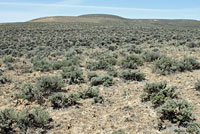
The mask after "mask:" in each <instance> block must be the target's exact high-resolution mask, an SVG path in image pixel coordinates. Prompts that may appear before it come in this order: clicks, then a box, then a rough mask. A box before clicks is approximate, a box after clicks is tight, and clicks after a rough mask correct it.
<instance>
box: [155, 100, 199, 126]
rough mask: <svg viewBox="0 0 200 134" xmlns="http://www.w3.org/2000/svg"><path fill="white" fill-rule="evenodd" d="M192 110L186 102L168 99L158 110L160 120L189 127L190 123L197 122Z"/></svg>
mask: <svg viewBox="0 0 200 134" xmlns="http://www.w3.org/2000/svg"><path fill="white" fill-rule="evenodd" d="M192 109H193V108H192V106H191V105H190V104H189V103H188V102H187V101H186V100H177V99H168V100H166V102H165V103H164V104H163V105H161V106H160V107H159V108H158V110H157V112H158V118H160V119H161V120H162V121H163V120H169V121H171V122H172V123H177V124H178V125H179V126H182V127H187V126H188V125H189V123H190V122H193V121H194V120H195V118H194V116H193V114H192Z"/></svg>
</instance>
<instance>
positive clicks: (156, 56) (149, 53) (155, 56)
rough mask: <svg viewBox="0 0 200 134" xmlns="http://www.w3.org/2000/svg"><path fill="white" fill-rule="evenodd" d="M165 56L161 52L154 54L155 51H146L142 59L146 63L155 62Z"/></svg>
mask: <svg viewBox="0 0 200 134" xmlns="http://www.w3.org/2000/svg"><path fill="white" fill-rule="evenodd" d="M162 57H163V56H162V55H161V54H160V53H159V52H154V51H145V52H143V53H142V58H143V59H144V61H146V62H153V61H155V60H157V59H160V58H162Z"/></svg>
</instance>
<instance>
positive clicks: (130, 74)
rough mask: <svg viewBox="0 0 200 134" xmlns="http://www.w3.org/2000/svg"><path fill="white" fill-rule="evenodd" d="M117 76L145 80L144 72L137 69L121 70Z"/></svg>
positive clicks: (125, 78)
mask: <svg viewBox="0 0 200 134" xmlns="http://www.w3.org/2000/svg"><path fill="white" fill-rule="evenodd" d="M119 77H120V78H122V79H124V80H135V81H142V80H145V74H144V73H142V72H140V71H139V70H129V69H128V70H123V71H121V72H120V74H119Z"/></svg>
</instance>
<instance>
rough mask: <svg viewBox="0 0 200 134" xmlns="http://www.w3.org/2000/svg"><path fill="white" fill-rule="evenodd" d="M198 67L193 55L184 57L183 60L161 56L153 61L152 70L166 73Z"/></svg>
mask: <svg viewBox="0 0 200 134" xmlns="http://www.w3.org/2000/svg"><path fill="white" fill-rule="evenodd" d="M195 69H200V63H199V62H198V61H197V60H196V59H195V58H193V57H184V59H183V60H180V61H175V60H173V59H171V58H168V57H162V58H161V59H158V60H156V61H154V62H153V68H152V70H153V72H156V73H160V74H162V75H167V74H171V73H175V72H184V71H192V70H195Z"/></svg>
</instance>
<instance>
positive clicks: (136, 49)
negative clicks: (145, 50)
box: [127, 45, 142, 54]
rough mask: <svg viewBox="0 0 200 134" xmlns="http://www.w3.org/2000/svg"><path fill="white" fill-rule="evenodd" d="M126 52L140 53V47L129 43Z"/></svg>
mask: <svg viewBox="0 0 200 134" xmlns="http://www.w3.org/2000/svg"><path fill="white" fill-rule="evenodd" d="M127 52H129V53H136V54H140V53H142V49H141V48H140V47H138V46H136V45H129V46H128V48H127Z"/></svg>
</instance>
